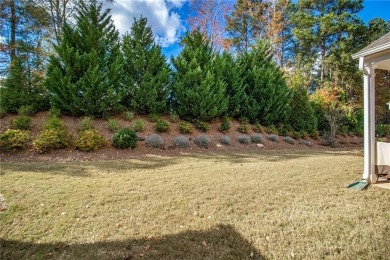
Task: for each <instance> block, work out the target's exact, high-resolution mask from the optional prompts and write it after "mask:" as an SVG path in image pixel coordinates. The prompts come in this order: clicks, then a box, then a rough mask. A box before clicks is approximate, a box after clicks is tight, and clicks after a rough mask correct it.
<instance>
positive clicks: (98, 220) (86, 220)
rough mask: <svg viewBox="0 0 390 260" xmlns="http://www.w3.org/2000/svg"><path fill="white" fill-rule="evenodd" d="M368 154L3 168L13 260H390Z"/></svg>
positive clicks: (383, 207)
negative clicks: (366, 174) (357, 185)
mask: <svg viewBox="0 0 390 260" xmlns="http://www.w3.org/2000/svg"><path fill="white" fill-rule="evenodd" d="M362 162H363V158H362V152H361V151H340V150H329V151H313V150H301V151H299V150H297V151H280V150H278V151H263V152H262V154H258V155H256V154H230V155H221V154H219V155H213V154H204V155H188V156H175V157H158V156H147V157H145V158H144V159H138V160H126V161H123V160H122V161H119V160H118V161H92V162H71V163H69V162H67V163H59V162H58V163H46V162H45V163H2V164H1V170H0V171H1V193H2V194H3V195H4V197H5V199H6V201H7V203H8V209H7V210H6V211H4V212H1V213H0V223H1V224H0V225H1V226H0V235H1V249H0V258H1V259H47V258H54V259H138V258H142V259H258V258H266V259H289V258H297V259H323V258H327V259H389V258H390V250H389V245H390V191H389V190H382V189H379V188H371V187H370V188H368V190H366V191H356V190H351V189H346V188H345V186H346V185H347V184H348V183H351V182H352V181H354V180H357V179H359V178H360V177H361V169H362Z"/></svg>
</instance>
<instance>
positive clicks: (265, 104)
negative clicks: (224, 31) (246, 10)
mask: <svg viewBox="0 0 390 260" xmlns="http://www.w3.org/2000/svg"><path fill="white" fill-rule="evenodd" d="M180 44H181V46H182V51H181V53H180V54H179V55H178V56H177V57H175V58H171V65H172V66H170V65H169V64H168V62H167V60H166V58H165V57H164V55H163V54H162V51H161V47H160V46H158V45H156V44H155V41H154V36H153V33H152V30H151V28H150V27H149V26H148V25H147V19H146V18H143V17H141V18H140V19H138V20H136V19H135V20H134V23H133V25H132V27H131V30H130V33H128V34H126V35H125V36H124V37H123V38H122V39H120V37H119V34H118V31H117V30H116V29H115V27H114V25H113V21H112V20H111V17H110V15H109V10H105V11H103V10H102V5H101V4H97V3H96V1H92V2H91V3H90V4H88V5H87V4H85V3H83V2H81V3H80V6H79V7H78V12H77V15H76V23H75V25H74V26H71V25H68V24H65V26H64V28H63V31H62V35H61V37H60V39H59V41H58V44H57V45H55V46H54V48H55V54H54V55H52V56H51V58H50V61H49V64H48V68H47V72H46V80H45V87H46V89H45V91H43V92H41V93H39V97H41V98H42V96H44V95H45V94H46V93H47V95H48V99H49V100H50V103H51V105H52V106H54V107H56V108H58V109H60V110H61V111H62V112H63V113H65V114H70V115H74V116H80V115H92V116H97V117H107V116H110V115H113V114H116V113H118V112H120V111H121V110H131V111H134V112H136V113H138V114H148V113H160V114H164V113H167V112H171V111H175V112H176V113H177V114H178V115H179V116H180V117H181V118H183V119H186V120H190V121H195V120H205V121H208V120H212V119H214V118H217V117H221V116H224V115H228V116H231V117H236V118H241V117H245V118H248V119H249V120H250V121H252V122H260V123H261V124H264V125H271V124H277V123H283V124H289V125H291V126H292V127H293V128H294V129H295V130H302V131H308V132H311V131H314V130H315V129H316V118H314V117H313V116H312V115H313V112H312V109H311V107H310V104H309V101H308V99H307V94H306V91H302V90H300V89H299V88H289V87H288V86H287V84H286V82H285V79H284V76H283V73H282V72H281V71H280V69H279V68H278V66H277V65H276V63H275V62H274V61H273V60H272V54H271V49H270V46H269V45H268V44H266V43H264V42H261V41H259V42H258V43H257V44H256V45H254V46H253V47H252V48H251V49H250V50H249V51H248V52H245V53H243V54H240V55H238V56H237V57H235V56H233V55H232V54H230V53H227V52H224V53H216V52H214V51H213V49H212V47H211V46H210V44H209V42H208V40H207V39H205V37H204V36H203V35H202V34H201V33H199V32H198V31H196V30H195V31H192V32H188V33H187V34H186V35H185V36H184V37H183V38H182V39H181V43H180ZM13 66H14V64H13ZM17 75H20V73H19V74H16V73H15V74H13V72H12V70H11V73H10V77H9V78H8V79H7V81H6V84H5V88H4V89H3V90H2V92H3V93H6V95H5V96H6V97H7V98H8V100H14V97H12V96H13V95H18V93H21V92H20V91H18V90H17V88H18V86H16V85H17V84H13V83H12V82H13V81H12V80H15V77H16V76H17ZM20 87H21V86H19V88H20ZM27 92H28V91H27ZM10 95H11V96H10ZM2 96H4V95H2ZM292 96H294V98H293V99H292V98H291V97H292ZM26 97H27V96H26ZM3 99H4V98H3ZM298 100H299V103H298ZM19 102H20V104H12V106H9V107H7V106H3V107H4V108H5V109H6V110H8V111H15V110H16V109H17V108H16V105H18V106H21V105H34V106H35V105H36V104H35V101H33V100H30V99H28V98H26V99H24V100H19ZM33 102H34V103H33ZM1 103H2V105H4V104H5V105H7V102H3V101H2V102H1ZM290 108H293V109H290ZM297 109H300V110H301V111H297ZM298 112H299V113H300V114H299V116H298V117H297V116H296V115H298V114H297V113H298ZM291 115H294V116H291Z"/></svg>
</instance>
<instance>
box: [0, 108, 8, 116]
mask: <svg viewBox="0 0 390 260" xmlns="http://www.w3.org/2000/svg"><path fill="white" fill-rule="evenodd" d="M6 115H7V111H6V110H5V109H4V108H2V107H0V118H4V117H5V116H6Z"/></svg>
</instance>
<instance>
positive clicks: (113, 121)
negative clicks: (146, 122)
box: [107, 119, 121, 133]
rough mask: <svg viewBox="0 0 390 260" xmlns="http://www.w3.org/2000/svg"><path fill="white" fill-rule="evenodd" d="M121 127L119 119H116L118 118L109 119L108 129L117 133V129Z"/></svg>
mask: <svg viewBox="0 0 390 260" xmlns="http://www.w3.org/2000/svg"><path fill="white" fill-rule="evenodd" d="M119 128H121V125H120V124H119V121H118V120H116V119H109V120H108V121H107V129H108V130H109V131H110V132H112V133H115V132H116V131H118V130H119Z"/></svg>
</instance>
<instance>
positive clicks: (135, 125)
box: [132, 119, 146, 132]
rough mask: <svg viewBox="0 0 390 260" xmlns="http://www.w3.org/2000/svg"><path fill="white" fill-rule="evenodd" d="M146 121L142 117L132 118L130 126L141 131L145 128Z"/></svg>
mask: <svg viewBox="0 0 390 260" xmlns="http://www.w3.org/2000/svg"><path fill="white" fill-rule="evenodd" d="M145 126H146V122H145V121H144V120H142V119H137V120H134V122H133V125H132V128H133V130H134V131H136V132H143V131H144V130H145Z"/></svg>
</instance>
